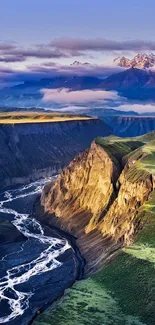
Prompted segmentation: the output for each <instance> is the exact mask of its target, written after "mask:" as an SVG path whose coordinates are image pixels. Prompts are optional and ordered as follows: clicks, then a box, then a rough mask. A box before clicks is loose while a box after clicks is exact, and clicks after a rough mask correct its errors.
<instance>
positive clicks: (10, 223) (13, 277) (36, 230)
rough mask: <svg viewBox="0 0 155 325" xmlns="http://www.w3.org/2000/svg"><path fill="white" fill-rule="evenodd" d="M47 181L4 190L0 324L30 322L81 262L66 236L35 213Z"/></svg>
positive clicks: (67, 282) (66, 283)
mask: <svg viewBox="0 0 155 325" xmlns="http://www.w3.org/2000/svg"><path fill="white" fill-rule="evenodd" d="M50 180H51V179H50ZM48 181H49V179H44V180H41V181H37V182H33V183H31V184H29V185H26V186H20V187H17V188H13V189H9V190H6V191H4V192H3V193H0V227H1V224H2V225H3V229H4V230H3V232H2V234H1V233H0V235H1V236H2V237H4V238H5V229H6V230H7V235H6V237H7V238H6V240H3V238H2V240H1V241H0V324H9V325H26V324H29V322H30V320H31V319H32V318H33V317H34V315H35V314H36V312H37V311H38V310H39V309H40V308H42V307H44V306H46V304H49V302H50V301H54V300H55V299H57V298H58V297H59V296H60V295H61V294H62V293H63V291H64V289H65V288H67V287H69V286H70V285H71V284H72V283H73V282H74V280H75V279H76V276H77V274H76V273H77V261H76V257H75V252H74V250H73V249H72V247H71V245H70V244H69V242H68V240H67V239H66V238H63V237H62V235H60V234H59V233H57V231H56V230H55V229H54V230H52V229H50V228H48V227H47V226H45V225H41V224H40V223H39V222H38V221H37V220H36V219H35V218H34V216H33V214H32V210H33V203H34V201H35V199H36V198H37V197H38V195H39V194H40V193H41V191H42V189H43V187H44V185H45V184H46V183H47V182H48ZM5 223H6V227H5ZM8 227H11V228H8ZM8 229H10V230H8ZM15 230H16V232H17V236H16V237H15V240H13V239H12V236H13V233H14V232H15ZM8 231H9V232H8ZM18 233H19V234H18ZM8 234H10V235H9V236H8ZM8 237H10V240H9V238H8Z"/></svg>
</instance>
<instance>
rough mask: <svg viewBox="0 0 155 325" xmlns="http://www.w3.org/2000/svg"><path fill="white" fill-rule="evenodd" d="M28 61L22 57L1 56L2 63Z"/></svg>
mask: <svg viewBox="0 0 155 325" xmlns="http://www.w3.org/2000/svg"><path fill="white" fill-rule="evenodd" d="M25 60H26V57H24V56H21V55H6V56H0V62H6V63H9V62H23V61H25Z"/></svg>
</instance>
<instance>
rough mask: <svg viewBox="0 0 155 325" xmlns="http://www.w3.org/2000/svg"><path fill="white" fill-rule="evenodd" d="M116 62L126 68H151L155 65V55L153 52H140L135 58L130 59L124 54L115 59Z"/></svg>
mask: <svg viewBox="0 0 155 325" xmlns="http://www.w3.org/2000/svg"><path fill="white" fill-rule="evenodd" d="M114 63H115V65H117V66H120V67H124V68H137V69H149V68H152V67H153V66H155V55H154V54H153V53H151V54H145V53H141V54H140V53H139V54H137V55H136V56H135V57H134V58H133V59H128V58H126V57H124V56H123V57H118V58H116V59H114Z"/></svg>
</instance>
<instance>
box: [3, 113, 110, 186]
mask: <svg viewBox="0 0 155 325" xmlns="http://www.w3.org/2000/svg"><path fill="white" fill-rule="evenodd" d="M110 133H111V128H110V127H109V126H107V125H106V124H105V123H104V122H103V121H100V120H95V119H94V120H83V121H65V122H52V123H48V122H47V123H43V122H41V123H30V124H29V123H26V124H16V125H14V124H12V125H7V124H5V125H0V139H1V141H0V188H3V187H5V186H9V185H15V184H18V183H26V182H29V181H33V180H36V179H39V178H40V177H48V176H51V175H53V174H57V173H59V172H60V171H61V170H62V168H64V167H65V166H67V165H68V163H69V161H71V160H72V159H73V157H74V156H75V155H76V154H77V153H79V152H80V151H82V150H84V149H86V148H87V147H88V146H89V145H90V143H91V141H92V140H93V138H94V137H96V136H97V135H98V134H100V135H108V134H110Z"/></svg>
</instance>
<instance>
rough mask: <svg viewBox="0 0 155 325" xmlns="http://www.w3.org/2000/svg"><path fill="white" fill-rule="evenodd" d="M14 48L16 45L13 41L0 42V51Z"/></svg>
mask: <svg viewBox="0 0 155 325" xmlns="http://www.w3.org/2000/svg"><path fill="white" fill-rule="evenodd" d="M15 48H16V45H15V43H14V42H5V43H2V42H0V51H9V50H13V49H15Z"/></svg>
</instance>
